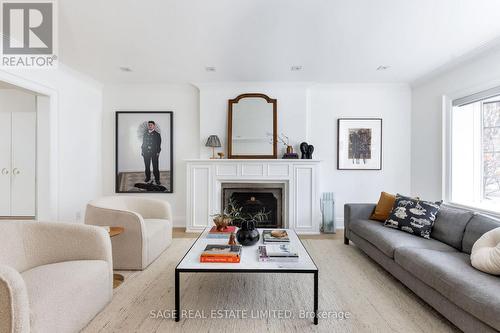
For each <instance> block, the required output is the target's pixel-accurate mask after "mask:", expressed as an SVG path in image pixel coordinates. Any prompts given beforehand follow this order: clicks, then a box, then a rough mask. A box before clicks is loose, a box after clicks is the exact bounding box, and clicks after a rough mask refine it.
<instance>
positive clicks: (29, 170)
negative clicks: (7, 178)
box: [11, 112, 36, 216]
mask: <svg viewBox="0 0 500 333" xmlns="http://www.w3.org/2000/svg"><path fill="white" fill-rule="evenodd" d="M35 158H36V113H35V112H13V113H12V189H11V216H35V194H36V183H35V174H36V159H35Z"/></svg>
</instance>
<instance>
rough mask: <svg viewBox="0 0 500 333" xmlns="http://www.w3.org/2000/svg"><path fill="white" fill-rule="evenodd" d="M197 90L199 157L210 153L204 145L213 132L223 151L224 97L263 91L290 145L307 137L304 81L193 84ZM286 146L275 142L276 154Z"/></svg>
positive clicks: (225, 98)
mask: <svg viewBox="0 0 500 333" xmlns="http://www.w3.org/2000/svg"><path fill="white" fill-rule="evenodd" d="M197 86H198V87H199V89H200V101H199V105H200V129H199V138H200V139H199V146H200V147H201V149H200V156H199V157H200V158H208V157H210V156H212V149H211V148H208V147H205V143H206V141H207V138H208V137H209V136H210V135H212V134H216V135H218V136H219V138H220V139H221V143H222V148H220V149H217V151H224V153H226V154H227V140H226V137H227V108H228V100H229V99H232V98H235V97H237V96H238V95H240V94H244V93H263V94H266V95H268V96H269V97H271V98H275V99H277V100H278V103H277V108H278V134H281V133H284V134H285V135H287V136H289V138H290V144H291V145H293V146H294V147H295V148H297V149H298V145H299V144H300V143H301V142H302V141H304V139H305V138H306V137H307V123H308V112H309V108H308V89H307V88H308V87H309V86H310V84H307V83H258V82H248V83H247V82H228V83H208V84H197ZM285 150H286V148H285V147H284V146H283V145H278V156H281V155H283V153H284V151H285Z"/></svg>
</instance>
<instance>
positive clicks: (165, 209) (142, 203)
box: [89, 196, 172, 220]
mask: <svg viewBox="0 0 500 333" xmlns="http://www.w3.org/2000/svg"><path fill="white" fill-rule="evenodd" d="M89 205H91V206H94V207H98V208H105V209H115V210H124V211H129V212H134V213H137V214H139V215H141V216H142V217H143V218H145V219H147V218H165V219H169V220H172V216H171V215H172V213H171V209H170V205H169V204H168V202H166V201H164V200H159V199H153V198H145V197H134V196H107V197H102V198H99V199H96V200H92V201H91V202H89Z"/></svg>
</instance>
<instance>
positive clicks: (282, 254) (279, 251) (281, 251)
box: [258, 244, 299, 261]
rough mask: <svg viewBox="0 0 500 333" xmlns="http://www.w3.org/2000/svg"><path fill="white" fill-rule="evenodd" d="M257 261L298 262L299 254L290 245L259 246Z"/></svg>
mask: <svg viewBox="0 0 500 333" xmlns="http://www.w3.org/2000/svg"><path fill="white" fill-rule="evenodd" d="M258 254H259V261H298V260H299V253H298V252H297V251H296V250H295V249H294V248H293V247H291V246H290V244H272V245H261V246H259V249H258Z"/></svg>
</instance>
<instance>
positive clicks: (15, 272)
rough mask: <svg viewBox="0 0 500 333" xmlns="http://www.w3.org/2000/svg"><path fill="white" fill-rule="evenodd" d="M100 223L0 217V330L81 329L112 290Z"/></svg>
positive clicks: (104, 234)
mask: <svg viewBox="0 0 500 333" xmlns="http://www.w3.org/2000/svg"><path fill="white" fill-rule="evenodd" d="M112 267H113V264H112V259H111V242H110V240H109V236H108V233H107V232H106V231H105V230H104V229H102V228H96V227H92V226H87V225H83V224H73V223H43V222H0V332H2V333H3V332H6V333H18V332H22V333H25V332H78V331H80V330H81V329H82V328H83V327H85V326H86V325H87V323H88V322H89V321H90V320H92V318H94V316H95V315H96V314H98V313H99V312H100V311H101V310H102V309H103V308H104V307H105V306H106V304H107V303H108V302H109V301H111V297H112V295H113V269H112Z"/></svg>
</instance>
